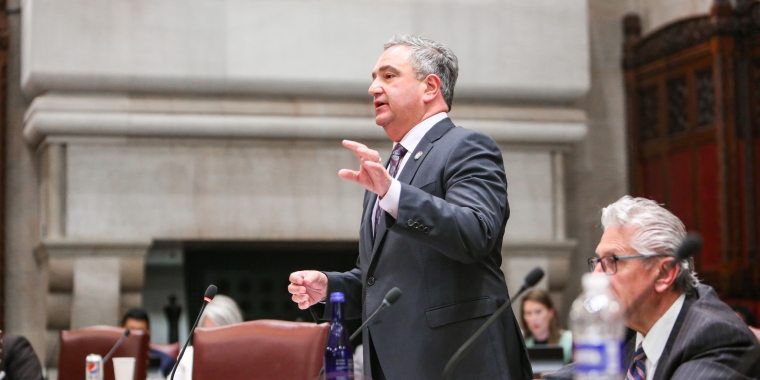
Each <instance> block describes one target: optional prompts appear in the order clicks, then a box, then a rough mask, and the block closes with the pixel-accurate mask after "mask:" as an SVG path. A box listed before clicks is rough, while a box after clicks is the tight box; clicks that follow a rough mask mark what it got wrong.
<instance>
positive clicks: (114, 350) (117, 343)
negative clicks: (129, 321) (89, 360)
mask: <svg viewBox="0 0 760 380" xmlns="http://www.w3.org/2000/svg"><path fill="white" fill-rule="evenodd" d="M128 336H129V329H124V334H122V335H121V338H119V340H117V341H116V344H114V345H113V347H111V351H108V353H107V354H106V356H105V357H104V358H103V365H105V364H106V362H107V361H108V359H110V358H111V356H113V354H114V353H116V349H117V348H119V346H121V344H122V343H124V340H126V339H127V337H128Z"/></svg>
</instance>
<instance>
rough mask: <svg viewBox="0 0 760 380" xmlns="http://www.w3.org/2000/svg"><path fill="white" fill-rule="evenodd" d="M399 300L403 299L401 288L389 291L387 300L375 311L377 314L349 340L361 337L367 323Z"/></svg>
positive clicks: (367, 321)
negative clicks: (360, 334)
mask: <svg viewBox="0 0 760 380" xmlns="http://www.w3.org/2000/svg"><path fill="white" fill-rule="evenodd" d="M399 298H401V290H400V289H399V288H393V289H391V290H389V291H388V293H385V298H383V303H381V304H380V307H378V308H377V310H375V312H374V313H372V315H370V316H369V318H367V320H366V321H364V323H362V325H361V326H359V328H358V329H356V331H354V333H353V334H351V337H350V338H348V340H354V338H356V337H357V336H359V333H360V332H362V330H364V328H365V327H366V326H367V323H369V321H371V320H372V318H375V316H376V315H377V313H379V312H380V310H383V309H385V308H386V307H389V306H391V305H393V304H394V303H396V301H398V299H399Z"/></svg>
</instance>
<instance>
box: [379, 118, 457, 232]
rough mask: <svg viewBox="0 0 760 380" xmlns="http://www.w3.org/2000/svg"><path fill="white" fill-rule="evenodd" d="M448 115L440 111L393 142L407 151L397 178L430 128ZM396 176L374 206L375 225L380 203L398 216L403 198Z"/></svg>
mask: <svg viewBox="0 0 760 380" xmlns="http://www.w3.org/2000/svg"><path fill="white" fill-rule="evenodd" d="M447 117H449V115H448V114H447V113H446V112H439V113H437V114H435V115H433V116H430V117H429V118H427V119H425V120H423V121H422V122H420V123H419V124H417V125H416V126H415V127H414V128H412V129H411V130H410V131H409V132H407V133H406V135H405V136H404V137H403V138H402V139H401V141H399V142H398V143H393V148H396V144H401V146H403V147H404V148H405V149H406V151H407V152H406V154H405V155H404V158H403V159H401V162H400V163H399V165H398V170H397V171H396V178H398V176H400V175H401V171H402V170H403V169H404V165H406V162H407V161H409V157H410V156H414V155H415V154H417V152H415V151H414V150H415V149H416V148H417V145H419V143H420V140H422V138H423V137H424V136H425V134H426V133H428V131H429V130H430V128H433V126H434V125H436V124H438V122H439V121H441V120H443V119H445V118H447ZM388 166H390V163H388ZM396 178H394V179H393V182H391V187H390V188H389V189H388V192H387V193H385V196H384V197H382V199H380V197H378V199H380V201H379V202H375V205H374V206H373V207H372V226H374V225H375V212H376V210H377V207H378V204H379V206H380V208H382V209H383V210H385V212H387V213H389V214H391V216H392V217H393V218H396V216H398V202H399V199H400V198H401V183H400V182H399V181H397V180H396ZM373 228H374V227H373ZM373 232H374V231H373Z"/></svg>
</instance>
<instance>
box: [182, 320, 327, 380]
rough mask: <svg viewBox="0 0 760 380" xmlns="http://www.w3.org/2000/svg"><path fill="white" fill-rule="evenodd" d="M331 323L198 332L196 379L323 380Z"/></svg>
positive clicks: (255, 324) (268, 323) (256, 324)
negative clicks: (318, 379)
mask: <svg viewBox="0 0 760 380" xmlns="http://www.w3.org/2000/svg"><path fill="white" fill-rule="evenodd" d="M329 332H330V324H329V323H322V324H319V325H317V324H314V323H305V322H289V321H276V320H266V319H262V320H257V321H250V322H243V323H238V324H234V325H230V326H223V327H211V328H198V329H196V330H195V334H194V336H193V347H194V354H193V380H217V379H226V380H259V379H260V380H280V379H281V380H294V379H297V380H310V379H317V378H318V376H319V373H320V371H321V370H322V363H323V361H324V354H325V343H326V342H327V334H328V333H329Z"/></svg>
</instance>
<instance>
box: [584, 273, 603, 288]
mask: <svg viewBox="0 0 760 380" xmlns="http://www.w3.org/2000/svg"><path fill="white" fill-rule="evenodd" d="M581 281H582V284H583V289H597V288H606V287H608V286H610V279H609V278H607V275H606V274H598V273H586V274H584V275H583V279H582V280H581Z"/></svg>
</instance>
